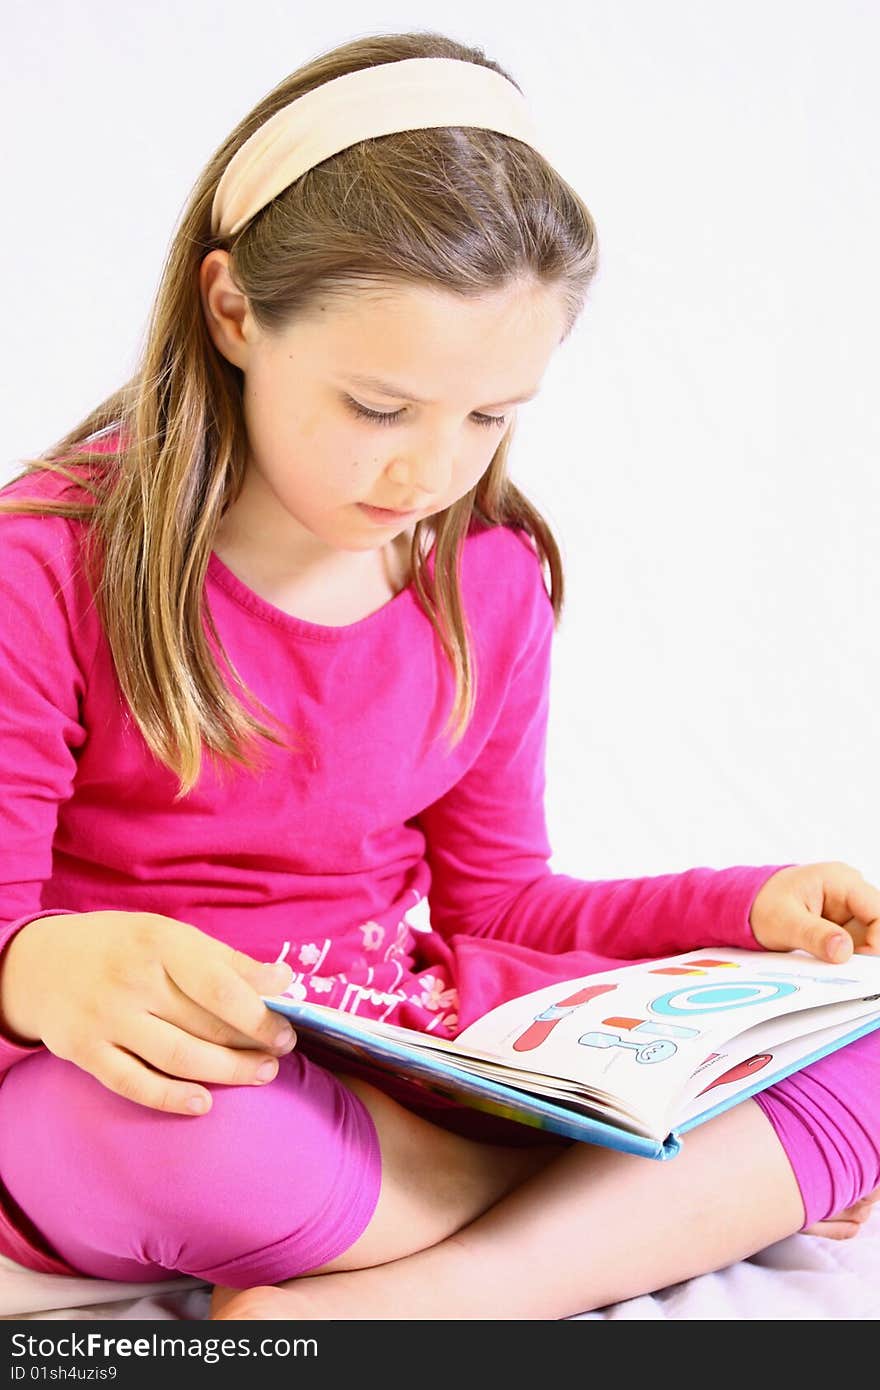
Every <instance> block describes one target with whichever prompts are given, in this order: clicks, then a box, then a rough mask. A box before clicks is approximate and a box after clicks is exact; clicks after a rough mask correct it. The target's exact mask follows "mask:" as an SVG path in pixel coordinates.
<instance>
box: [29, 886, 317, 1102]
mask: <svg viewBox="0 0 880 1390" xmlns="http://www.w3.org/2000/svg"><path fill="white" fill-rule="evenodd" d="M13 948H14V954H13ZM7 955H8V959H7V962H6V971H7V972H8V971H9V968H10V966H11V967H12V976H11V978H8V979H4V989H7V988H8V989H9V990H10V993H11V995H12V998H14V1000H15V1020H16V1023H15V1026H16V1030H18V1029H19V1028H24V1029H25V1030H26V1032H25V1036H29V1037H33V1038H39V1039H40V1040H41V1041H42V1042H43V1043H45V1045H46V1047H47V1048H48V1049H49V1051H50V1052H53V1053H54V1054H55V1056H56V1057H61V1058H63V1059H65V1060H66V1061H70V1062H74V1063H75V1064H76V1066H78V1067H81V1068H82V1069H83V1070H84V1071H87V1072H90V1073H91V1075H92V1076H94V1077H95V1078H96V1079H97V1080H98V1081H100V1082H101V1084H102V1085H103V1086H106V1087H107V1088H108V1089H109V1090H111V1091H115V1092H116V1094H117V1095H120V1096H124V1097H125V1098H126V1099H127V1100H133V1101H135V1102H136V1103H137V1104H138V1105H145V1106H147V1107H148V1108H150V1109H152V1110H165V1111H170V1112H171V1113H173V1114H180V1115H192V1114H194V1113H204V1111H206V1110H208V1109H209V1108H210V1105H211V1093H210V1091H208V1090H206V1089H205V1088H204V1087H200V1086H198V1085H193V1084H192V1082H194V1081H196V1082H197V1081H210V1082H216V1083H219V1084H221V1085H225V1086H247V1085H253V1084H257V1085H259V1084H263V1080H264V1079H262V1078H260V1079H258V1077H257V1072H258V1070H259V1068H261V1067H262V1066H264V1065H266V1064H267V1063H269V1064H273V1065H274V1068H275V1071H273V1072H272V1075H270V1076H267V1077H266V1078H265V1080H271V1079H272V1076H273V1075H274V1074H275V1072H276V1071H277V1068H278V1063H277V1060H276V1059H277V1057H278V1056H281V1055H283V1054H284V1053H287V1052H289V1051H290V1050H291V1048H292V1046H293V1044H294V1043H295V1041H296V1035H295V1033H294V1032H293V1030H292V1029H291V1028H290V1026H289V1025H288V1024H286V1022H285V1020H284V1019H283V1018H282V1017H281V1016H280V1015H279V1014H277V1013H275V1012H274V1011H273V1010H272V1009H269V1008H267V1006H266V1005H265V1004H264V1003H263V1002H262V1000H261V999H260V995H261V994H278V993H280V992H281V991H282V990H283V989H285V988H286V987H287V985H288V984H289V983H290V979H291V970H290V966H288V965H284V964H278V963H276V964H274V965H272V964H270V963H266V962H263V961H257V960H253V959H252V958H251V957H250V956H247V955H245V954H244V953H243V952H242V951H237V950H235V949H234V948H233V947H232V946H227V945H226V944H225V943H223V942H221V941H217V940H215V938H214V937H211V936H208V935H207V934H206V933H205V932H203V931H200V930H199V928H198V927H194V926H191V925H190V923H188V922H179V921H177V919H176V918H173V917H163V916H161V915H160V914H159V913H153V912H114V911H105V912H84V913H75V914H66V915H65V916H63V917H40V918H37V919H36V920H34V921H33V922H29V923H28V924H27V925H26V926H24V927H22V928H21V930H20V931H19V932H18V934H17V936H16V937H14V938H13V940H12V942H10V946H9V948H8V950H7ZM285 1027H287V1029H288V1033H289V1038H288V1039H287V1041H286V1042H285V1043H284V1044H283V1045H280V1044H277V1043H276V1039H277V1035H278V1034H279V1033H280V1032H282V1030H283V1029H284V1028H285ZM178 1077H184V1078H188V1081H187V1080H177V1079H176V1078H178ZM193 1097H199V1098H202V1099H203V1101H204V1104H203V1105H202V1106H201V1109H200V1111H195V1110H191V1109H190V1108H189V1105H188V1102H190V1101H191V1100H192V1099H193Z"/></svg>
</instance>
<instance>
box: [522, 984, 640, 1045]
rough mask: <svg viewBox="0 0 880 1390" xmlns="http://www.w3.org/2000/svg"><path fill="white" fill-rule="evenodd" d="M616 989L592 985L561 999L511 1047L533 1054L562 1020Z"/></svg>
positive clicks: (544, 1012) (611, 986) (613, 986)
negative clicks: (601, 995)
mask: <svg viewBox="0 0 880 1390" xmlns="http://www.w3.org/2000/svg"><path fill="white" fill-rule="evenodd" d="M616 988H617V986H616V985H590V986H588V987H587V988H586V989H579V990H577V991H576V992H575V993H574V994H569V995H567V996H566V998H565V999H560V1000H559V1003H558V1004H551V1005H550V1006H549V1008H547V1009H544V1011H543V1012H542V1013H539V1014H536V1015H535V1017H534V1019H533V1020H532V1022H531V1023H530V1024H529V1026H528V1028H527V1029H526V1030H525V1032H524V1033H521V1034H520V1035H519V1037H518V1038H515V1039H514V1040H513V1042H512V1044H511V1046H512V1047H513V1050H514V1052H531V1051H532V1050H533V1049H534V1048H536V1047H540V1046H541V1043H543V1042H546V1041H547V1039H548V1038H549V1036H550V1034H551V1033H552V1032H553V1029H554V1028H555V1027H556V1025H557V1023H559V1021H560V1019H563V1018H567V1016H568V1015H569V1014H570V1013H573V1012H574V1010H575V1009H580V1008H583V1006H584V1004H587V1003H588V1002H589V1001H590V1000H591V999H596V998H598V996H599V995H600V994H608V993H609V992H610V991H611V990H613V989H616Z"/></svg>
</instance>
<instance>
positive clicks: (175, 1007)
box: [154, 967, 296, 1056]
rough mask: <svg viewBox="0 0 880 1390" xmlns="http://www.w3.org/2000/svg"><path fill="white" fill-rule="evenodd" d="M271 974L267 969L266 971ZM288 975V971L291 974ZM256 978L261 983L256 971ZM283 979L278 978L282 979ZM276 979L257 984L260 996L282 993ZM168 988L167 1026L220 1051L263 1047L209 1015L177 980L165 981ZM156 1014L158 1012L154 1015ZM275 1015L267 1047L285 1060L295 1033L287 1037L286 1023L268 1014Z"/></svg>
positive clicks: (163, 1013) (164, 1011)
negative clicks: (232, 1048) (213, 1044)
mask: <svg viewBox="0 0 880 1390" xmlns="http://www.w3.org/2000/svg"><path fill="white" fill-rule="evenodd" d="M267 970H268V967H267ZM288 973H289V970H288ZM254 974H255V978H256V980H257V981H258V982H259V978H260V977H259V974H258V973H257V972H256V971H255V972H254ZM280 978H281V977H280V976H279V979H280ZM273 979H274V977H273V976H272V975H271V974H267V975H266V976H264V978H263V980H262V983H257V984H256V990H257V994H258V995H260V994H263V993H266V994H275V993H278V992H279V991H278V990H277V989H276V987H275V984H273V983H271V982H272V981H273ZM267 981H268V982H269V983H268V984H267ZM166 986H167V989H168V992H169V995H170V998H169V1000H168V1002H167V1003H163V1007H162V1010H161V1014H160V1015H158V1016H160V1017H162V1018H164V1019H165V1020H166V1022H168V1023H173V1024H175V1025H176V1026H177V1027H178V1028H180V1029H182V1030H183V1031H184V1032H185V1033H191V1034H192V1035H193V1037H196V1038H202V1039H203V1040H204V1041H205V1042H211V1043H217V1044H219V1045H220V1046H221V1047H237V1048H256V1047H259V1046H260V1044H259V1043H258V1042H257V1041H256V1040H255V1039H254V1038H252V1037H250V1036H248V1035H246V1034H245V1033H242V1032H240V1030H239V1029H238V1028H235V1027H233V1025H232V1024H230V1023H226V1022H224V1020H223V1019H222V1018H218V1017H217V1015H216V1014H213V1013H210V1012H209V1011H208V1010H207V1009H204V1008H202V1006H201V1004H197V1003H196V1002H195V1000H194V999H190V997H189V996H188V995H186V994H184V992H183V990H182V989H181V988H180V986H179V985H177V984H175V982H174V980H172V979H171V978H170V976H169V977H167V978H166ZM154 1012H155V1011H154ZM269 1012H270V1014H272V1016H273V1019H274V1022H275V1029H274V1035H273V1041H272V1042H271V1043H269V1044H267V1046H269V1047H271V1049H272V1051H273V1052H274V1053H275V1054H276V1056H283V1055H284V1054H285V1053H287V1052H289V1051H290V1050H291V1048H292V1047H293V1046H294V1044H295V1042H296V1033H295V1032H294V1030H293V1028H292V1027H290V1026H289V1027H288V1031H287V1034H286V1035H285V1034H284V1025H285V1023H286V1022H287V1020H286V1019H285V1018H284V1017H283V1016H282V1015H281V1014H279V1013H277V1012H276V1011H274V1010H271V1009H270V1010H269Z"/></svg>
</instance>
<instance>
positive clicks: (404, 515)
mask: <svg viewBox="0 0 880 1390" xmlns="http://www.w3.org/2000/svg"><path fill="white" fill-rule="evenodd" d="M357 506H358V507H360V509H361V511H362V512H364V513H365V514H366V515H367V516H368V517H370V518H371V520H373V521H378V522H384V523H385V525H386V526H387V525H390V524H391V523H393V522H395V521H408V520H409V519H410V517H414V516H417V515H418V512H417V511H411V512H394V511H392V510H391V509H390V507H372V506H370V504H369V503H368V502H358V503H357Z"/></svg>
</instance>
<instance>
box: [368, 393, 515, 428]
mask: <svg viewBox="0 0 880 1390" xmlns="http://www.w3.org/2000/svg"><path fill="white" fill-rule="evenodd" d="M346 399H347V401H348V404H349V406H350V408H351V409H352V411H353V412H354V414H355V415H360V416H361V417H362V418H363V419H365V420H375V421H376V423H377V424H379V425H391V424H393V423H394V421H395V420H398V419H400V416H401V415H402V414H403V410H393V411H391V413H390V414H381V413H380V412H379V411H378V410H367V407H366V406H365V405H360V404H359V403H358V402H357V401H356V400H353V399H352V398H351V396H348V397H347V398H346ZM474 419H475V420H476V422H477V424H478V425H482V426H484V428H486V429H488V428H490V426H492V425H495V426H496V428H497V429H503V428H504V426H505V425H506V424H507V416H506V415H480V414H475V415H474Z"/></svg>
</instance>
